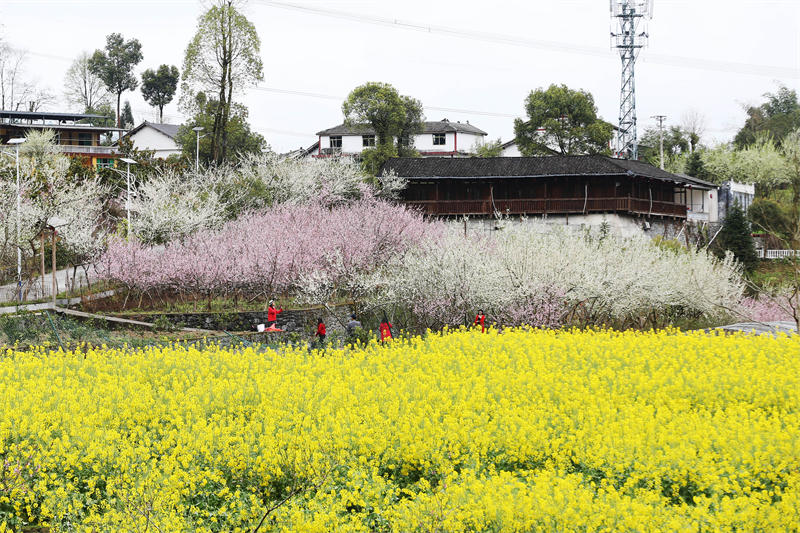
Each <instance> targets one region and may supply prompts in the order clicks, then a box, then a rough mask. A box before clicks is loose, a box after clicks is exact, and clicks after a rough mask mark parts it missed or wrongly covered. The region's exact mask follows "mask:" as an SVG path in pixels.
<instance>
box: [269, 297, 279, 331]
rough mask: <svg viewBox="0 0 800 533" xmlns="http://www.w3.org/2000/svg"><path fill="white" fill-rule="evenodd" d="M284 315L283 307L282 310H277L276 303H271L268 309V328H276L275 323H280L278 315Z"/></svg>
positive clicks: (271, 301)
mask: <svg viewBox="0 0 800 533" xmlns="http://www.w3.org/2000/svg"><path fill="white" fill-rule="evenodd" d="M281 313H283V307H281V308H280V309H275V301H274V300H270V301H269V308H268V309H267V327H268V328H270V327H275V323H276V322H277V321H278V315H279V314H281Z"/></svg>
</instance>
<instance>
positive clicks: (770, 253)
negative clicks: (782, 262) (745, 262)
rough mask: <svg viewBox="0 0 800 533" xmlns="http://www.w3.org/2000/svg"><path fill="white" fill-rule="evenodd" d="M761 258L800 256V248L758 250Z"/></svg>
mask: <svg viewBox="0 0 800 533" xmlns="http://www.w3.org/2000/svg"><path fill="white" fill-rule="evenodd" d="M756 251H757V252H758V256H759V257H760V258H761V259H785V258H787V257H800V250H762V249H758V250H756Z"/></svg>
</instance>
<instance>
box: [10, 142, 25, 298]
mask: <svg viewBox="0 0 800 533" xmlns="http://www.w3.org/2000/svg"><path fill="white" fill-rule="evenodd" d="M24 142H25V138H24V137H17V138H16V139H9V141H8V144H11V145H14V148H15V149H16V150H15V151H16V157H17V301H18V302H22V248H21V247H20V245H19V239H20V227H21V226H22V222H21V215H20V212H21V211H22V194H21V190H20V183H19V145H20V144H22V143H24Z"/></svg>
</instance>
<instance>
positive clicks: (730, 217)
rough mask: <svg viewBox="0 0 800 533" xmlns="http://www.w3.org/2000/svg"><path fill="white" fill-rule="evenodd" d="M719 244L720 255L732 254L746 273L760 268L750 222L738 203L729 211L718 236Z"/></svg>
mask: <svg viewBox="0 0 800 533" xmlns="http://www.w3.org/2000/svg"><path fill="white" fill-rule="evenodd" d="M717 243H719V253H720V255H724V253H725V252H726V251H730V252H732V253H733V256H734V257H735V258H736V260H737V261H739V262H740V263H741V264H742V266H743V267H744V269H745V272H752V271H753V270H755V268H756V266H758V254H757V253H756V246H755V243H754V242H753V236H752V235H751V228H750V222H748V221H747V217H745V214H744V211H743V210H742V208H741V207H740V206H739V204H738V203H735V204H734V205H733V206H731V208H730V209H728V213H727V216H726V217H725V222H723V224H722V230H721V231H720V233H719V235H718V236H717Z"/></svg>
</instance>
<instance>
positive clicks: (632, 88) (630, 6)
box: [610, 0, 653, 159]
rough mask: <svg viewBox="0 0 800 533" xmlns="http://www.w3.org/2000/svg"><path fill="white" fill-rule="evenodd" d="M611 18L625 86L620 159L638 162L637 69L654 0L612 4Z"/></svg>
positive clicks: (624, 0)
mask: <svg viewBox="0 0 800 533" xmlns="http://www.w3.org/2000/svg"><path fill="white" fill-rule="evenodd" d="M610 5H611V17H612V18H615V19H616V20H617V31H616V32H611V39H612V41H611V42H612V46H613V47H614V48H616V49H617V50H619V56H620V58H621V59H622V85H621V88H620V94H619V132H618V133H617V144H618V149H619V154H618V155H619V157H622V158H625V159H637V157H638V155H639V154H638V151H639V149H638V143H637V140H636V83H635V78H634V66H635V65H636V58H637V57H638V56H639V51H640V50H641V49H642V48H644V47H645V45H647V38H648V35H647V28H646V25H647V22H646V21H644V22H643V19H650V18H652V16H653V0H611V4H610Z"/></svg>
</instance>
